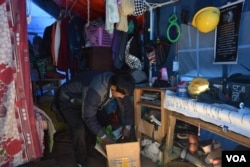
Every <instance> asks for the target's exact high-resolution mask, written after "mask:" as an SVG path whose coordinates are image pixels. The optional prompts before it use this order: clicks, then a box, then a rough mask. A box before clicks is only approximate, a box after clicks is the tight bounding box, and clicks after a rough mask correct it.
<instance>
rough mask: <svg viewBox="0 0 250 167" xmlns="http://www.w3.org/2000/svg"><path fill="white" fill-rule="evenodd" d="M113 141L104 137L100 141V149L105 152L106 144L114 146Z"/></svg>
mask: <svg viewBox="0 0 250 167" xmlns="http://www.w3.org/2000/svg"><path fill="white" fill-rule="evenodd" d="M114 143H115V141H114V140H112V139H111V138H110V137H108V136H106V137H104V138H103V139H102V147H103V148H104V150H106V145H107V144H114Z"/></svg>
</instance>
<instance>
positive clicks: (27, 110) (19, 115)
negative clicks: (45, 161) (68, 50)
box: [0, 1, 43, 167]
mask: <svg viewBox="0 0 250 167" xmlns="http://www.w3.org/2000/svg"><path fill="white" fill-rule="evenodd" d="M25 3H26V1H5V2H4V3H1V4H0V23H1V24H0V29H1V33H0V53H1V55H0V166H1V167H12V166H18V165H20V164H23V163H26V162H28V161H31V160H34V159H37V158H39V157H42V153H43V148H42V147H41V140H40V139H39V135H38V133H37V129H36V122H37V121H36V119H35V112H34V106H33V99H32V89H31V82H30V63H29V53H28V41H27V31H26V30H27V24H26V4H25ZM10 9H12V11H10Z"/></svg>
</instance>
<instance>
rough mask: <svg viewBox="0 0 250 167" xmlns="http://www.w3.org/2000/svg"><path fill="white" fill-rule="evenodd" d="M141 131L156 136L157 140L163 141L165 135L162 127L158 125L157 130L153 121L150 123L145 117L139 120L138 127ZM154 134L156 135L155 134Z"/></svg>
mask: <svg viewBox="0 0 250 167" xmlns="http://www.w3.org/2000/svg"><path fill="white" fill-rule="evenodd" d="M137 130H138V131H139V132H140V133H142V134H145V135H147V136H148V137H151V138H152V137H154V139H155V140H157V141H161V139H162V138H163V136H162V135H161V134H162V133H161V130H162V127H161V126H158V127H157V130H156V129H155V125H154V124H152V123H149V122H147V121H145V120H143V119H141V121H140V122H139V126H138V129H137ZM153 135H154V136H153Z"/></svg>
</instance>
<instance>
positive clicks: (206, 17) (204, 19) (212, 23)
mask: <svg viewBox="0 0 250 167" xmlns="http://www.w3.org/2000/svg"><path fill="white" fill-rule="evenodd" d="M219 20H220V10H219V9H218V8H216V7H206V8H203V9H201V10H199V11H198V12H197V13H196V14H195V15H194V18H193V21H192V25H193V26H194V27H196V28H197V29H198V30H199V31H200V32H203V33H207V32H209V31H212V30H214V29H215V28H216V27H217V25H218V23H219Z"/></svg>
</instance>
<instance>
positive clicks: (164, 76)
mask: <svg viewBox="0 0 250 167" xmlns="http://www.w3.org/2000/svg"><path fill="white" fill-rule="evenodd" d="M161 79H162V80H165V81H168V72H167V68H162V69H161Z"/></svg>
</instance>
